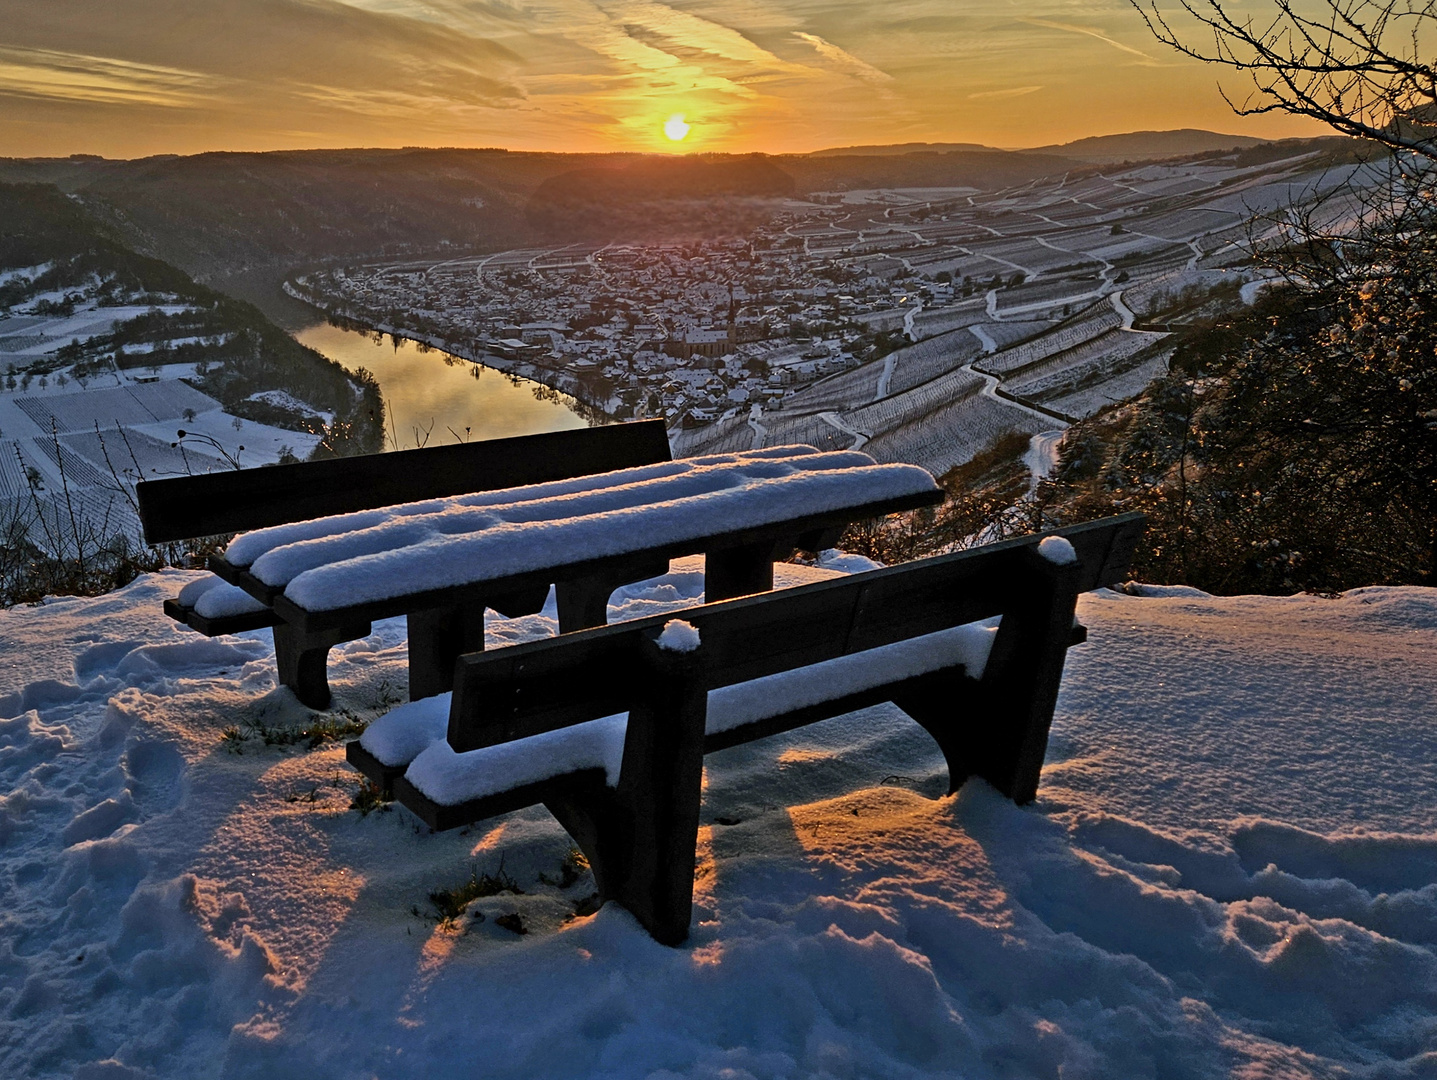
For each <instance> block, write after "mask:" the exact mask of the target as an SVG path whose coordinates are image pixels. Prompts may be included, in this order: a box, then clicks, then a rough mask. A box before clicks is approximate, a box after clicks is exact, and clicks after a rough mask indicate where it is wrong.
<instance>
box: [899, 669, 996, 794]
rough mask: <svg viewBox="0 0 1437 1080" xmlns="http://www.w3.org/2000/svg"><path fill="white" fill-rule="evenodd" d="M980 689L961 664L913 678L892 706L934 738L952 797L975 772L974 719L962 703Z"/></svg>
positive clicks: (971, 697) (971, 698)
mask: <svg viewBox="0 0 1437 1080" xmlns="http://www.w3.org/2000/svg"><path fill="white" fill-rule="evenodd" d="M977 686H978V682H977V680H976V679H970V678H969V677H968V676H967V674H966V673H965V672H964V669H963V665H962V664H959V665H957V666H956V667H951V668H944V669H942V670H940V671H934V672H931V673H929V674H927V675H921V676H919V677H918V678H916V679H910V680H909V681H908V682H907V683H906V684H905V686H904V688H903V690H902V692H900V693H897V694H895V695H894V696H893V704H895V705H897V706H898V707H899V708H900V709H902V710H903V711H904V712H906V713H907V714H908V715H909V716H911V717H912V718H913V719H914V720H915V721H917V722H918V723H919V724H920V725H921V726H922V727H923V729H924V730H925V731H927V732H928V734H930V735H932V736H933V741H934V742H936V743H937V744H938V749H940V750H942V751H943V757H944V760H946V761H947V762H948V794H950V795H952V794H953V793H954V792H955V791H957V790H958V789H959V788H960V787H962V786H963V781H964V780H966V779H968V777H969V776H971V775H972V774H973V772H974V769H975V762H974V761H973V760H972V748H971V743H972V739H973V728H974V718H973V717H972V716H970V715H967V714H966V713H965V712H964V711H962V710H961V706H960V704H959V703H961V702H965V701H971V700H973V696H974V691H975V690H976V689H977ZM980 722H981V721H980Z"/></svg>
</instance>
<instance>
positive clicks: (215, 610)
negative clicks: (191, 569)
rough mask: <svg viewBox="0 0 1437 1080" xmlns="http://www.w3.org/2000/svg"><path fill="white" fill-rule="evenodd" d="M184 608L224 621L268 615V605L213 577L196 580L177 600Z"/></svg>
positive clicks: (210, 575)
mask: <svg viewBox="0 0 1437 1080" xmlns="http://www.w3.org/2000/svg"><path fill="white" fill-rule="evenodd" d="M175 602H176V603H177V604H179V606H180V607H182V608H185V609H187V610H192V611H194V612H195V614H197V615H200V616H203V617H204V618H206V619H224V618H229V617H231V616H234V615H251V614H255V613H258V612H261V611H265V610H266V608H265V605H264V604H263V603H262V602H261V601H259V600H256V599H255V598H254V597H253V596H251V595H250V594H249V593H247V592H245V591H244V590H243V589H241V588H240V587H239V586H238V585H227V584H226V583H225V582H223V581H221V580H220V579H219V578H217V577H215V575H213V574H206V575H205V576H204V577H202V578H196V579H195V580H194V581H191V582H190V583H189V584H188V585H186V586H185V587H184V588H183V589H181V590H180V595H179V596H177V597H176V598H175Z"/></svg>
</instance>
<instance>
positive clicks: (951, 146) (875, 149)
mask: <svg viewBox="0 0 1437 1080" xmlns="http://www.w3.org/2000/svg"><path fill="white" fill-rule="evenodd" d="M997 149H998V148H997V147H995V146H987V145H985V144H983V143H967V142H955V143H947V142H942V143H928V142H910V143H892V144H890V145H871V146H831V147H829V148H827V149H825V150H812V151H810V152H809V153H807V154H805V155H804V157H892V156H893V155H895V154H951V153H953V152H955V151H974V150H976V151H981V152H984V153H992V152H993V151H995V150H997Z"/></svg>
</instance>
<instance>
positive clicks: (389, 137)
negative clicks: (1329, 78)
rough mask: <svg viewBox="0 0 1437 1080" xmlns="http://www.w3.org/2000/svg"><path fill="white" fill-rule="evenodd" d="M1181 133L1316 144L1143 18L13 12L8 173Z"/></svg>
mask: <svg viewBox="0 0 1437 1080" xmlns="http://www.w3.org/2000/svg"><path fill="white" fill-rule="evenodd" d="M675 114H681V115H682V116H683V117H684V119H685V122H686V123H687V124H688V125H689V128H688V134H687V136H686V137H685V138H684V140H683V141H682V142H681V143H675V142H672V141H670V140H669V139H668V138H666V137H665V135H664V123H665V121H666V120H668V119H669V118H670V117H671V116H674V115H675ZM1175 127H1203V128H1210V129H1214V130H1219V131H1228V132H1241V133H1245V134H1253V135H1263V136H1280V135H1295V134H1315V133H1317V132H1318V131H1319V129H1318V128H1316V127H1315V126H1307V125H1303V124H1301V123H1300V122H1296V121H1292V120H1289V119H1285V118H1276V117H1270V118H1258V119H1253V120H1246V121H1244V120H1241V119H1239V118H1237V117H1235V116H1233V115H1232V113H1231V112H1230V110H1229V109H1228V108H1227V106H1226V105H1225V104H1224V103H1223V102H1222V100H1221V99H1220V98H1219V97H1218V94H1217V92H1216V89H1215V75H1214V73H1213V72H1212V71H1210V70H1208V69H1206V68H1204V67H1203V66H1201V65H1199V64H1195V63H1193V62H1189V61H1184V60H1182V59H1180V58H1178V57H1176V56H1175V55H1173V54H1171V53H1169V52H1167V51H1165V50H1164V49H1163V48H1162V47H1161V46H1159V45H1157V44H1156V43H1155V42H1153V41H1152V39H1151V38H1150V37H1149V36H1148V34H1147V31H1146V29H1145V28H1144V27H1143V25H1142V23H1141V21H1140V20H1139V19H1138V17H1137V15H1136V14H1135V13H1134V12H1133V10H1132V9H1131V8H1130V7H1129V6H1128V5H1127V3H1125V2H1123V0H1100V2H1093V3H1085V2H1082V0H1031V2H1026V3H1018V2H1013V3H1009V2H1004V0H972V2H964V0H669V2H659V0H533V2H523V0H347V2H344V0H0V155H4V156H26V155H64V154H70V153H76V152H85V153H98V154H105V155H107V156H112V157H135V156H140V155H144V154H152V153H192V152H196V151H201V150H214V149H255V150H258V149H279V148H291V147H324V146H329V147H332V146H409V145H445V146H506V147H510V148H513V149H533V150H540V149H542V150H672V149H686V150H721V151H753V150H760V151H768V152H783V151H804V150H814V149H819V148H821V147H825V146H841V145H849V144H854V143H892V142H908V141H947V142H981V143H987V144H989V145H995V146H1034V145H1041V144H1044V143H1050V142H1064V141H1068V140H1071V139H1075V138H1081V137H1083V136H1086V135H1098V134H1108V133H1113V132H1121V131H1134V130H1143V129H1161V128H1175ZM675 130H682V129H681V128H678V129H675Z"/></svg>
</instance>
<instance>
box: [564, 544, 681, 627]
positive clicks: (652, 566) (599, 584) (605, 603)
mask: <svg viewBox="0 0 1437 1080" xmlns="http://www.w3.org/2000/svg"><path fill="white" fill-rule="evenodd" d="M668 572H669V560H668V559H667V558H661V557H655V556H653V555H641V556H638V557H636V558H634V559H632V560H630V561H628V562H627V563H626V564H625V565H623V566H621V567H620V568H619V569H617V570H611V571H610V572H609V573H606V574H605V575H603V576H602V577H589V578H576V579H574V580H572V581H561V582H559V583H558V584H557V585H556V586H555V587H554V592H555V599H556V600H557V601H558V604H559V633H561V634H569V633H572V632H573V631H575V630H587V629H588V628H589V627H591V626H603V625H604V624H605V623H607V622H608V621H609V597H610V596H611V595H612V594H613V591H614V590H615V589H618V588H622V587H623V586H625V585H632V584H633V583H634V582H636V581H644V580H645V579H647V578H653V577H659V576H661V575H663V574H667V573H668Z"/></svg>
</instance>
